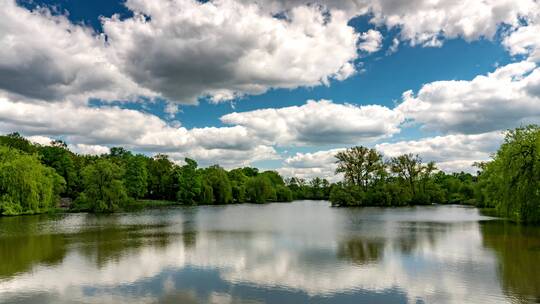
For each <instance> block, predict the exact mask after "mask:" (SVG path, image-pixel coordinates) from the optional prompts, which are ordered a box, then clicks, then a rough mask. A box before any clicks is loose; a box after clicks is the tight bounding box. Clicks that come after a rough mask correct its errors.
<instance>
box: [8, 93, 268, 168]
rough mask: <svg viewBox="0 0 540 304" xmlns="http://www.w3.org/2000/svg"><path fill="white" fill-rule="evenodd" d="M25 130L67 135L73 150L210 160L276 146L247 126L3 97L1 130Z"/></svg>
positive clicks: (261, 153)
mask: <svg viewBox="0 0 540 304" xmlns="http://www.w3.org/2000/svg"><path fill="white" fill-rule="evenodd" d="M15 131H16V132H21V133H22V134H24V135H27V136H30V139H31V140H32V141H35V142H40V143H43V142H50V138H62V139H64V140H65V141H66V142H67V143H68V144H70V145H69V148H70V149H72V150H73V151H74V152H77V153H83V154H103V153H107V152H108V147H109V146H124V147H126V148H128V149H132V150H135V151H146V152H153V153H158V152H161V153H169V154H171V156H173V157H174V158H176V159H178V160H179V159H182V158H183V157H186V156H187V157H193V158H195V159H197V160H200V161H201V162H204V163H205V164H214V163H219V164H223V165H225V166H235V165H246V164H249V163H251V162H252V161H256V160H260V159H274V158H276V157H277V156H276V153H275V151H274V149H273V148H272V147H269V146H262V145H261V144H260V142H258V141H257V140H253V139H251V138H250V137H249V136H247V131H246V129H245V128H244V127H241V126H233V127H223V128H193V129H186V128H184V127H181V126H180V127H175V126H173V125H170V124H168V123H166V122H165V121H163V120H162V119H160V118H159V117H157V116H154V115H151V114H145V113H143V112H139V111H136V110H129V109H121V108H118V107H109V106H106V107H100V108H91V107H86V106H79V105H74V104H70V103H55V104H50V103H40V104H36V103H24V102H11V101H8V100H7V99H5V98H0V132H2V133H9V132H15Z"/></svg>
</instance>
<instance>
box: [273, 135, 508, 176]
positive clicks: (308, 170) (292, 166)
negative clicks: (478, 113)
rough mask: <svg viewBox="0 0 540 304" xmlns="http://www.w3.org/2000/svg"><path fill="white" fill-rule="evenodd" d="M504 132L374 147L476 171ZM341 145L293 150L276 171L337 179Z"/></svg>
mask: <svg viewBox="0 0 540 304" xmlns="http://www.w3.org/2000/svg"><path fill="white" fill-rule="evenodd" d="M503 138H504V134H503V132H501V131H494V132H489V133H483V134H475V135H465V134H459V135H446V136H436V137H428V138H422V139H418V140H409V141H399V142H395V143H381V144H377V145H375V146H374V148H375V149H377V150H378V151H380V152H381V153H382V154H383V156H384V157H385V158H386V159H390V158H392V157H396V156H399V155H402V154H408V153H413V154H418V155H420V157H422V159H423V161H425V162H429V161H434V162H435V163H436V164H437V167H438V168H439V169H441V170H443V171H446V172H461V171H465V172H471V173H474V172H476V169H475V168H474V167H473V166H472V165H473V163H474V162H481V161H487V160H489V159H490V157H491V155H492V153H494V152H495V151H496V150H497V148H498V147H499V145H500V144H501V143H502V141H503ZM344 149H345V148H337V149H330V150H321V151H316V152H310V153H296V154H295V155H294V156H291V157H288V158H286V159H285V160H284V161H283V167H281V168H279V169H278V171H279V172H280V173H281V174H283V175H284V176H296V177H299V178H305V179H311V178H314V177H321V178H327V179H329V180H330V181H339V180H341V179H342V176H341V175H336V174H335V170H336V167H337V166H336V158H335V155H336V154H337V153H338V152H340V151H343V150H344Z"/></svg>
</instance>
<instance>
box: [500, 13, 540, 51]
mask: <svg viewBox="0 0 540 304" xmlns="http://www.w3.org/2000/svg"><path fill="white" fill-rule="evenodd" d="M539 19H540V18H539ZM539 33H540V22H539V23H537V24H529V25H527V26H523V27H520V28H518V29H517V30H515V31H514V32H512V33H511V34H509V35H508V36H507V37H505V38H504V41H503V44H504V46H505V47H506V48H507V49H508V50H509V51H510V54H512V55H529V59H530V60H532V61H537V62H538V61H540V34H539Z"/></svg>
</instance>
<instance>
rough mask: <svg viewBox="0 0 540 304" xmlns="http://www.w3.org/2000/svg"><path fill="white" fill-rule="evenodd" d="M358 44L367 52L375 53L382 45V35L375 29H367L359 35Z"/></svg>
mask: <svg viewBox="0 0 540 304" xmlns="http://www.w3.org/2000/svg"><path fill="white" fill-rule="evenodd" d="M360 40H361V41H362V42H360V44H358V48H359V49H360V50H362V51H364V52H367V53H375V52H377V51H378V50H380V49H381V47H382V41H383V36H382V34H381V32H379V31H376V30H371V29H370V30H368V31H367V32H365V33H362V34H361V35H360Z"/></svg>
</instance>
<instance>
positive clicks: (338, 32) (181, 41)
mask: <svg viewBox="0 0 540 304" xmlns="http://www.w3.org/2000/svg"><path fill="white" fill-rule="evenodd" d="M126 6H127V7H128V9H130V10H131V11H132V12H133V13H134V16H133V17H132V18H127V19H122V20H120V18H118V17H117V16H112V17H110V18H103V19H102V22H103V31H104V32H103V34H98V33H95V32H94V31H93V30H91V29H90V28H88V27H85V26H82V25H75V24H72V23H71V22H70V21H69V20H68V19H67V18H66V17H65V16H61V15H60V16H58V15H53V14H52V13H51V12H50V11H49V10H47V9H36V10H35V11H29V10H27V9H25V8H22V7H19V6H17V4H16V2H15V1H13V0H2V7H3V9H2V11H0V37H1V38H0V90H4V91H5V92H8V93H9V94H11V95H12V96H11V97H13V98H21V97H25V98H27V100H32V99H35V100H46V101H59V102H62V101H66V100H69V101H74V100H78V101H81V102H86V101H87V99H88V98H100V99H104V100H117V99H121V100H124V99H130V100H135V99H137V98H138V97H139V96H145V97H151V98H153V97H158V96H161V97H165V98H167V99H168V100H169V101H171V102H180V103H192V104H193V103H196V101H197V99H198V98H200V97H203V96H209V97H211V98H212V100H214V101H221V100H229V99H232V98H235V97H237V96H241V95H244V94H261V93H264V92H266V91H267V90H268V89H270V88H296V87H300V86H308V87H310V86H317V85H321V84H328V83H329V81H330V79H337V80H343V79H345V78H347V77H350V76H351V75H353V74H354V73H355V68H354V64H353V61H354V60H355V59H356V58H357V47H356V44H357V41H358V34H357V33H355V31H354V29H353V28H352V27H350V26H348V24H347V22H348V20H349V19H348V17H347V16H346V15H345V13H344V12H342V11H338V10H335V11H331V12H328V11H325V10H323V9H322V8H321V7H318V6H298V7H295V8H293V9H291V10H290V11H288V12H287V17H286V18H276V17H274V16H272V15H271V14H270V13H269V12H267V11H265V10H262V9H260V7H259V6H258V5H255V4H242V3H239V2H236V1H233V0H219V1H211V2H206V3H201V2H199V1H195V0H178V1H150V0H129V1H127V2H126ZM105 37H106V38H105ZM330 53H331V54H332V56H328V54H330ZM29 83H31V84H32V85H28V84H29ZM169 110H172V108H169Z"/></svg>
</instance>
